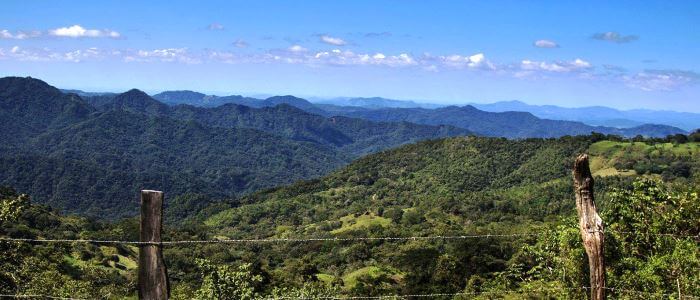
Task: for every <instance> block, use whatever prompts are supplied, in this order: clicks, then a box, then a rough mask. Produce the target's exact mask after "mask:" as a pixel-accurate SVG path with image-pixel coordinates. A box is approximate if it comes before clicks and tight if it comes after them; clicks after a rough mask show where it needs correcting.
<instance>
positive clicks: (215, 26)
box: [207, 22, 226, 30]
mask: <svg viewBox="0 0 700 300" xmlns="http://www.w3.org/2000/svg"><path fill="white" fill-rule="evenodd" d="M207 29H209V30H224V29H226V28H225V27H224V25H221V24H219V23H216V22H214V23H211V24H209V25H207Z"/></svg>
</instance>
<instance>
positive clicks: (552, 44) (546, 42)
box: [533, 40, 559, 48]
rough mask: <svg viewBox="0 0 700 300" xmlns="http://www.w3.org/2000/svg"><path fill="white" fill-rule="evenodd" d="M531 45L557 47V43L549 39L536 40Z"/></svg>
mask: <svg viewBox="0 0 700 300" xmlns="http://www.w3.org/2000/svg"><path fill="white" fill-rule="evenodd" d="M533 45H534V46H535V47H537V48H559V44H557V43H555V42H553V41H550V40H536V41H535V42H534V43H533Z"/></svg>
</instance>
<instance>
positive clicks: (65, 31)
mask: <svg viewBox="0 0 700 300" xmlns="http://www.w3.org/2000/svg"><path fill="white" fill-rule="evenodd" d="M49 35H51V36H56V37H68V38H104V37H108V38H113V39H116V38H119V37H121V34H120V33H119V32H116V31H113V30H109V29H86V28H83V27H82V26H80V25H73V26H69V27H60V28H56V29H51V30H49Z"/></svg>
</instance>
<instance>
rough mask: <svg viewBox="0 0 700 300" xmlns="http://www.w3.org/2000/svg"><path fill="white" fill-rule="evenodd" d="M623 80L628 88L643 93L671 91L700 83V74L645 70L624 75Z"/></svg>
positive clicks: (683, 71) (681, 71) (680, 71)
mask: <svg viewBox="0 0 700 300" xmlns="http://www.w3.org/2000/svg"><path fill="white" fill-rule="evenodd" d="M622 79H623V81H624V82H625V83H626V85H627V86H629V87H632V88H638V89H641V90H643V91H648V92H651V91H670V90H674V89H677V88H679V87H681V86H684V85H687V84H695V83H698V82H700V74H698V73H696V72H693V71H686V70H644V71H642V72H639V73H636V74H633V75H624V76H623V77H622Z"/></svg>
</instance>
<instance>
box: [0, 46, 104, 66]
mask: <svg viewBox="0 0 700 300" xmlns="http://www.w3.org/2000/svg"><path fill="white" fill-rule="evenodd" d="M0 53H3V55H4V56H5V58H11V59H15V60H18V61H35V62H51V61H60V62H76V63H77V62H81V61H84V60H98V59H103V58H105V57H107V56H109V53H107V52H105V51H102V50H101V49H98V48H95V47H92V48H87V49H78V50H71V51H53V50H51V49H48V48H27V49H25V48H22V47H19V46H14V47H12V48H11V49H10V51H9V52H8V53H5V52H4V50H3V49H0Z"/></svg>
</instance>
